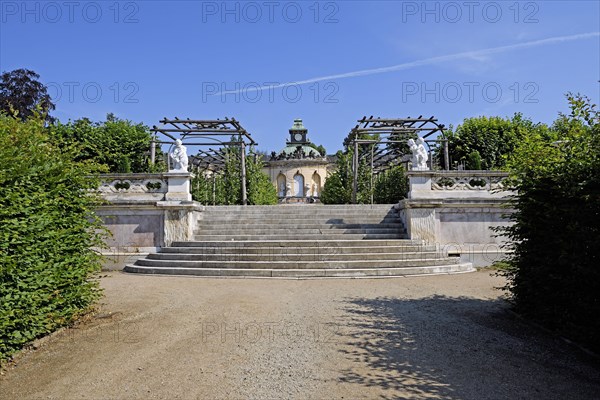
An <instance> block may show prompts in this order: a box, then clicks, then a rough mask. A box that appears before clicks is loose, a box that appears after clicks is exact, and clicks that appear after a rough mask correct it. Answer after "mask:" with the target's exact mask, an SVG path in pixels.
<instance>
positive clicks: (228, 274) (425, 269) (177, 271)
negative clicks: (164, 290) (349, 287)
mask: <svg viewBox="0 0 600 400" xmlns="http://www.w3.org/2000/svg"><path fill="white" fill-rule="evenodd" d="M473 271H475V269H474V268H473V266H472V265H471V263H462V264H461V263H457V264H448V265H434V266H421V267H402V268H350V269H328V268H322V269H269V268H261V269H243V268H242V269H239V268H182V267H176V268H161V267H149V266H141V265H128V266H126V267H125V272H133V273H140V274H166V275H193V276H204V277H223V278H235V277H237V278H246V277H247V278H290V279H292V278H293V279H303V278H369V277H370V278H377V277H393V276H414V275H437V274H458V273H465V272H473Z"/></svg>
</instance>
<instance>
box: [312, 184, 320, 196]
mask: <svg viewBox="0 0 600 400" xmlns="http://www.w3.org/2000/svg"><path fill="white" fill-rule="evenodd" d="M312 195H313V196H314V197H318V196H319V192H318V191H317V184H316V183H313V190H312Z"/></svg>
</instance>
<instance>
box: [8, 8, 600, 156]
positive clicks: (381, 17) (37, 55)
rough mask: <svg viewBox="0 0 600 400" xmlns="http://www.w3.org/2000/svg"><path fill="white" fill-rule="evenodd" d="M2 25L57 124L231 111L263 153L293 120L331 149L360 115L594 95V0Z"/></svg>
mask: <svg viewBox="0 0 600 400" xmlns="http://www.w3.org/2000/svg"><path fill="white" fill-rule="evenodd" d="M0 24H1V25H0V70H1V71H9V70H12V69H16V68H29V69H33V70H34V71H36V72H38V73H39V74H40V75H41V80H42V81H43V82H44V83H45V84H47V85H48V86H49V89H50V94H51V95H53V96H54V97H55V101H56V104H57V109H56V111H55V112H54V115H55V116H57V117H58V118H59V119H60V120H62V121H66V120H68V119H77V118H80V117H89V118H91V119H94V120H101V119H104V117H105V115H106V114H107V113H109V112H113V113H115V114H116V115H118V116H119V117H122V118H126V119H130V120H133V121H136V122H144V123H146V124H148V125H154V124H158V120H159V119H161V118H163V117H175V116H177V117H182V118H186V117H189V118H192V119H213V118H222V117H235V118H236V119H238V120H239V121H240V122H241V123H242V125H243V126H244V127H245V128H246V129H247V130H248V131H249V132H250V133H251V134H252V136H253V137H254V138H255V140H257V141H258V142H259V149H261V150H268V151H271V150H278V149H280V148H282V147H283V146H284V143H285V139H286V138H287V137H288V135H287V130H288V129H289V127H290V126H291V125H292V121H293V119H294V118H303V120H304V123H305V125H306V127H307V128H308V129H309V137H310V138H311V139H312V141H313V142H315V143H318V144H323V145H324V146H325V147H326V148H327V149H328V152H329V153H332V152H335V150H337V149H339V148H341V142H342V139H343V138H344V137H345V136H346V135H347V133H348V131H349V130H350V129H351V128H352V127H353V126H354V125H355V123H356V120H357V119H359V118H361V117H362V116H363V115H367V116H370V115H374V116H381V117H385V118H391V117H408V116H411V117H415V116H418V115H421V114H422V115H424V116H432V115H433V116H436V117H437V118H438V120H439V121H440V122H441V123H444V124H446V125H449V124H454V125H456V124H458V123H460V122H461V121H462V120H463V119H464V118H466V117H472V116H478V115H500V116H510V115H512V114H513V113H514V112H517V111H519V112H522V113H523V114H525V115H526V116H528V117H531V118H532V119H533V120H535V121H542V122H551V121H552V120H553V119H554V118H555V117H556V115H557V113H558V112H559V111H567V105H566V101H565V98H564V93H566V92H567V91H572V92H581V93H584V94H587V95H588V96H590V97H591V98H592V99H593V100H594V101H595V102H598V101H599V100H600V83H599V82H598V81H599V80H600V36H599V35H600V34H599V32H600V2H598V1H522V2H516V1H496V2H493V1H492V2H488V1H483V2H479V1H473V2H467V1H456V2H454V1H438V2H435V1H429V2H423V1H396V2H394V1H380V2H376V1H369V2H367V1H339V2H333V1H322V2H315V1H306V2H304V1H271V2H269V1H257V2H252V1H250V2H236V1H233V2H222V1H216V2H212V1H208V2H206V1H205V2H199V1H170V2H166V1H120V2H117V1H114V0H113V1H95V2H94V1H90V2H88V1H74V2H70V3H69V2H63V1H57V2H52V1H37V2H36V1H29V2H23V1H1V2H0ZM386 67H392V68H388V69H386ZM357 71H363V72H359V73H357ZM304 81H308V82H306V83H302V82H304ZM296 82H297V83H296Z"/></svg>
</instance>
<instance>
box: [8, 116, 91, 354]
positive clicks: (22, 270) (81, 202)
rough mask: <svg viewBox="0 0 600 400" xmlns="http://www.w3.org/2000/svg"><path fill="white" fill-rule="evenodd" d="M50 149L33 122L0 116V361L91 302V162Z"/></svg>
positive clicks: (40, 127)
mask: <svg viewBox="0 0 600 400" xmlns="http://www.w3.org/2000/svg"><path fill="white" fill-rule="evenodd" d="M77 153H78V149H76V148H73V147H68V146H64V145H63V146H62V147H60V148H59V147H58V146H57V145H56V144H55V143H54V142H53V137H52V136H51V135H49V134H48V131H47V129H46V128H44V121H43V120H42V118H41V117H34V118H32V119H30V120H27V121H25V122H21V121H19V120H16V119H13V118H10V117H6V116H3V115H2V114H0V188H1V189H0V304H1V307H0V360H1V359H4V358H6V357H8V356H10V355H11V354H12V353H14V352H15V351H16V350H18V349H19V348H21V347H22V346H23V345H24V344H26V343H27V342H29V341H31V340H33V339H35V338H37V337H40V336H43V335H45V334H47V333H49V332H51V331H53V330H54V329H56V328H57V327H60V326H63V325H66V324H68V323H70V322H71V321H73V320H74V319H75V318H77V317H78V315H80V314H81V313H82V312H84V311H85V310H86V309H87V308H88V307H89V306H90V305H91V304H92V302H93V301H94V300H96V299H97V298H98V297H99V295H100V291H99V287H98V283H97V282H96V281H95V280H93V279H92V274H93V273H94V271H98V270H99V269H100V265H101V264H100V258H99V257H100V256H99V255H98V254H97V253H96V252H94V251H93V250H91V248H92V247H94V246H96V247H98V246H101V245H102V235H101V233H100V232H103V230H102V229H101V224H100V221H99V220H98V219H97V218H96V217H95V216H94V212H93V210H94V209H95V207H96V206H97V205H98V204H99V198H98V197H96V196H95V195H93V192H90V191H89V190H90V189H96V188H97V187H98V182H97V180H95V179H91V178H89V176H90V175H92V174H94V173H95V172H96V171H97V168H96V167H95V165H94V164H93V163H89V162H74V161H73V158H74V157H75V155H76V154H77Z"/></svg>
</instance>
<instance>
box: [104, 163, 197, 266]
mask: <svg viewBox="0 0 600 400" xmlns="http://www.w3.org/2000/svg"><path fill="white" fill-rule="evenodd" d="M191 177H192V174H190V173H182V172H177V173H166V174H107V175H103V176H102V184H101V186H100V188H99V192H100V194H101V195H102V197H103V198H104V199H105V200H106V204H105V205H103V206H101V207H100V208H99V209H98V210H97V211H96V214H97V215H98V216H100V218H101V219H102V220H103V221H104V226H105V227H106V228H107V229H108V230H109V231H110V233H111V236H110V237H109V238H108V240H107V245H108V249H101V250H100V251H101V252H102V253H103V254H105V255H106V256H107V262H106V263H105V268H107V269H122V268H123V266H124V265H125V264H126V263H127V262H129V261H131V260H132V259H136V258H138V257H140V256H142V255H145V254H148V253H150V252H155V251H157V250H158V249H160V248H161V247H164V246H168V245H170V244H171V243H172V242H174V241H184V240H193V237H194V227H195V226H196V221H197V220H198V218H199V216H200V213H201V211H202V210H203V206H202V205H200V204H199V203H197V202H194V201H192V200H191V195H190V191H189V183H190V179H191Z"/></svg>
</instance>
